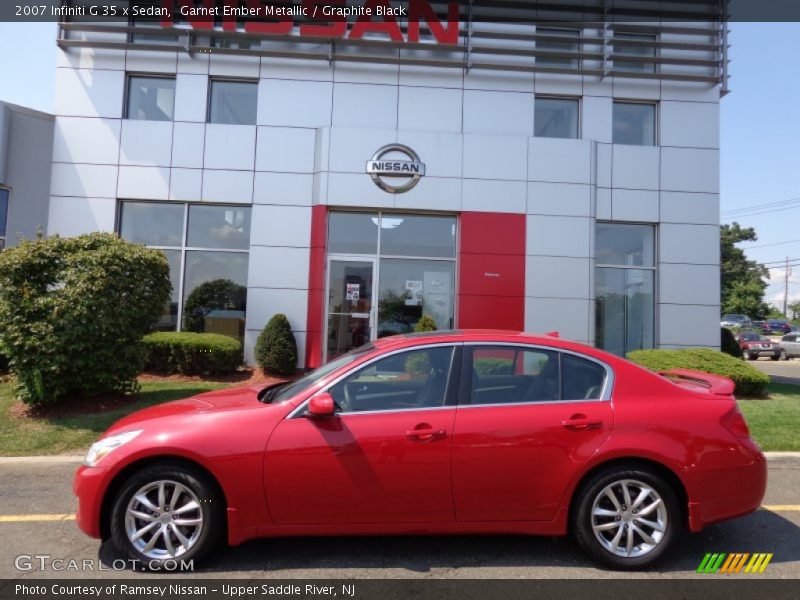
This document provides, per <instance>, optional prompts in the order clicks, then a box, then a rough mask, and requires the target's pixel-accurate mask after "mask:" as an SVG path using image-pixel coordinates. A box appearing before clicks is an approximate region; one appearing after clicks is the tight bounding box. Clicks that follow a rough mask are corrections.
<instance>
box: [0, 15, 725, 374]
mask: <svg viewBox="0 0 800 600" xmlns="http://www.w3.org/2000/svg"><path fill="white" fill-rule="evenodd" d="M178 4H179V3H178ZM198 4H199V3H198ZM205 4H208V2H206V3H205ZM212 4H213V2H212ZM234 4H235V3H234ZM306 4H308V3H306ZM310 4H312V5H313V4H314V3H313V2H312V3H310ZM366 4H382V3H381V2H377V3H376V2H367V3H366ZM393 4H395V5H406V6H407V8H410V9H412V10H413V11H414V12H413V14H415V15H416V16H415V17H413V18H412V17H408V18H407V19H403V18H402V17H400V18H399V19H398V20H397V21H395V20H394V19H393V18H382V17H372V18H368V17H366V18H365V17H363V16H362V17H358V18H357V19H356V18H353V19H351V20H350V21H347V22H345V21H341V22H339V21H335V20H330V19H329V20H328V21H327V22H326V21H314V20H311V19H308V18H306V19H304V18H302V17H300V18H298V17H294V18H291V17H290V18H288V19H286V18H284V19H282V20H277V21H271V22H269V23H264V22H260V23H259V22H251V21H244V20H241V19H240V20H238V21H237V20H227V19H218V20H216V21H214V22H209V21H208V20H206V21H201V20H194V21H193V20H191V19H189V18H184V17H179V15H177V14H176V15H174V16H173V18H170V19H165V20H163V21H162V22H159V23H153V22H140V21H130V22H128V23H103V24H102V25H101V24H98V23H80V22H74V21H65V22H62V23H61V24H60V25H59V32H58V50H57V52H58V66H57V73H56V96H55V133H54V142H53V156H52V172H51V174H50V175H51V177H50V179H51V180H50V194H49V214H48V215H47V218H46V229H47V231H48V233H50V234H60V235H65V236H72V235H78V234H82V233H86V232H91V231H111V232H118V233H119V234H120V235H121V236H122V237H123V238H125V239H128V240H131V241H135V242H139V243H143V244H146V245H148V246H151V247H154V248H159V249H161V250H163V251H164V253H165V254H166V256H167V258H168V260H169V263H170V269H171V278H172V283H173V292H172V301H171V302H170V305H169V306H168V307H167V308H166V309H165V313H164V316H163V318H162V321H161V324H160V326H161V327H162V328H164V329H183V330H192V331H214V332H219V333H224V334H227V335H232V336H236V337H239V338H240V339H242V340H243V343H244V346H245V355H246V357H247V358H248V360H249V361H252V355H253V347H254V344H255V340H256V338H257V336H258V334H259V333H260V331H261V330H262V328H263V327H264V325H265V324H266V323H267V321H268V320H269V319H270V318H271V317H272V316H273V315H275V314H276V313H283V314H285V315H286V316H287V317H288V319H289V321H290V323H291V326H292V329H293V330H294V333H295V337H296V340H297V343H298V347H299V350H300V363H301V366H307V367H313V366H317V365H319V364H320V363H321V362H323V361H325V360H327V359H330V358H332V357H334V356H337V355H339V354H341V353H343V352H345V351H347V350H349V349H350V348H353V347H355V346H358V345H361V344H363V343H365V342H368V341H369V340H371V339H375V338H377V337H381V336H384V335H391V334H395V333H399V332H405V331H410V330H411V329H412V328H413V327H414V325H415V324H416V322H417V321H418V320H419V319H420V318H421V317H422V316H423V315H428V316H430V317H431V318H432V319H433V320H434V321H435V323H436V326H437V328H439V329H451V328H501V329H512V330H523V329H524V330H526V331H531V332H541V333H543V332H550V331H558V332H559V333H560V335H561V337H563V338H568V339H571V340H576V341H579V342H583V343H586V344H591V345H596V346H599V347H603V348H606V349H608V350H610V351H612V352H615V353H617V354H624V353H625V352H628V351H630V350H634V349H637V348H651V347H661V348H673V347H684V346H712V347H718V346H719V308H720V307H719V304H720V301H719V102H720V99H721V97H722V96H723V95H724V94H725V92H726V91H727V90H726V80H727V72H726V66H727V58H726V54H725V53H726V48H727V40H726V29H725V24H724V22H723V21H721V20H718V17H719V15H717V14H716V13H713V11H714V10H716V9H717V8H716V7H717V6H718V3H716V2H709V3H708V6H707V7H706V8H708V10H710V11H712V12H710V13H708V18H707V20H701V19H700V18H697V19H689V18H687V19H686V20H685V21H671V20H666V19H665V20H664V21H663V22H658V23H652V22H642V21H636V22H627V23H622V22H619V17H617V19H614V18H613V16H614V15H613V11H611V12H609V10H608V8H606V9H605V12H604V9H603V6H604V3H603V2H600V1H599V0H598V2H597V9H596V10H593V9H592V8H591V5H592V2H585V3H584V2H580V3H578V4H580V5H581V9H580V10H581V11H582V12H581V13H569V14H567V15H566V16H565V15H562V14H561V13H559V15H557V16H558V17H559V18H560V19H561V20H560V21H559V22H558V23H550V22H547V21H543V20H541V16H542V11H539V13H537V18H539V19H540V20H539V21H537V22H533V21H531V20H529V19H527V18H513V19H512V18H508V13H507V11H508V10H512V9H506V12H503V13H502V14H503V19H504V20H505V21H506V22H503V23H501V22H498V19H499V18H500V17H498V18H497V19H491V18H488V17H487V14H489V13H491V12H492V10H493V9H492V8H491V6H489V8H484V11H488V13H487V12H484V13H480V12H479V11H477V9H475V10H476V12H475V13H472V12H469V11H467V9H466V8H465V7H464V6H459V5H456V4H452V3H451V4H450V5H447V4H446V3H437V2H434V3H428V2H421V1H419V0H416V1H412V2H399V3H398V2H395V3H393ZM478 4H482V5H484V6H486V5H491V4H492V2H483V3H478ZM655 4H657V5H660V4H662V3H658V2H657V3H655ZM692 6H693V7H695V8H696V7H697V6H700V4H699V3H695V4H693V5H692ZM454 10H455V11H456V12H455V13H453V12H452V11H454ZM513 10H517V9H513ZM519 10H524V9H519ZM448 11H451V12H449V13H448ZM453 14H455V15H456V16H457V18H456V19H455V20H454V19H453ZM481 14H482V15H483V16H482V17H481ZM497 14H500V13H497ZM10 202H11V203H12V204H13V202H14V194H13V190H12V194H11V200H10Z"/></svg>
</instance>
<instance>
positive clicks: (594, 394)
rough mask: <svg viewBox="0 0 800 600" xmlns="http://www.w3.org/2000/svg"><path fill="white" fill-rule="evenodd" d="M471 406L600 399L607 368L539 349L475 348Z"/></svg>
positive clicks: (553, 351) (508, 347)
mask: <svg viewBox="0 0 800 600" xmlns="http://www.w3.org/2000/svg"><path fill="white" fill-rule="evenodd" d="M467 373H468V375H469V377H470V385H469V388H470V393H469V400H468V402H469V404H473V405H493V404H524V403H531V402H556V401H560V400H597V399H600V398H601V396H602V393H603V387H604V384H605V380H606V370H605V368H604V367H603V366H601V365H599V364H597V363H595V362H592V361H589V360H586V359H583V358H580V357H578V356H574V355H572V354H566V353H561V352H557V351H555V350H545V349H539V348H529V349H526V348H522V347H511V346H474V347H473V348H472V359H471V368H470V370H469V371H468V372H467Z"/></svg>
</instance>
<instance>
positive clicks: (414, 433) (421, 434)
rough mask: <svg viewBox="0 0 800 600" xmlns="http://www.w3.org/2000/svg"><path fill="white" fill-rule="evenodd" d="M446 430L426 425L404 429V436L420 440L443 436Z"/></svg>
mask: <svg viewBox="0 0 800 600" xmlns="http://www.w3.org/2000/svg"><path fill="white" fill-rule="evenodd" d="M445 435H447V432H446V431H445V430H444V429H434V428H433V427H426V428H424V429H409V430H408V431H406V437H407V438H411V439H418V440H421V441H427V440H432V439H433V438H435V437H444V436H445Z"/></svg>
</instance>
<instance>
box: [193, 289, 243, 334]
mask: <svg viewBox="0 0 800 600" xmlns="http://www.w3.org/2000/svg"><path fill="white" fill-rule="evenodd" d="M246 303H247V288H246V287H245V286H243V285H239V284H238V283H234V282H233V281H231V280H230V279H213V280H211V281H206V282H205V283H201V284H200V285H198V286H197V287H196V288H194V289H193V290H192V293H191V294H189V297H188V298H186V304H185V305H184V307H183V315H184V316H183V329H184V330H185V331H196V332H202V331H203V328H204V327H205V318H206V315H207V314H208V313H210V312H211V311H214V310H236V311H242V313H244V308H245V305H246Z"/></svg>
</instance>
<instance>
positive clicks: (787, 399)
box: [738, 383, 800, 451]
mask: <svg viewBox="0 0 800 600" xmlns="http://www.w3.org/2000/svg"><path fill="white" fill-rule="evenodd" d="M767 391H768V392H769V400H741V399H740V400H739V401H738V402H739V406H740V407H741V409H742V412H743V413H744V416H745V418H746V419H747V424H748V425H749V426H750V434H751V435H752V436H753V439H755V440H756V441H757V442H758V443H759V444H760V445H761V448H762V449H763V450H795V451H798V450H800V385H791V384H788V383H770V384H769V385H768V386H767Z"/></svg>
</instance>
